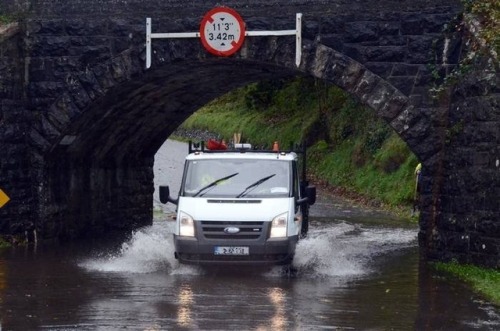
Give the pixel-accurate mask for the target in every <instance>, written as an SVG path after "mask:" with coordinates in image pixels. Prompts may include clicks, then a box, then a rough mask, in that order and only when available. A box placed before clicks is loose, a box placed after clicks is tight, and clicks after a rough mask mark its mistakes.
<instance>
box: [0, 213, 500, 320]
mask: <svg viewBox="0 0 500 331" xmlns="http://www.w3.org/2000/svg"><path fill="white" fill-rule="evenodd" d="M172 226H173V223H167V222H156V223H155V224H154V225H153V226H151V227H147V228H144V229H141V230H140V231H137V232H136V233H135V234H134V235H133V236H131V237H130V238H129V239H126V240H124V241H122V242H121V243H118V244H111V243H109V242H108V243H93V244H90V243H86V244H82V245H77V244H74V245H72V246H64V247H52V248H48V247H45V248H43V247H39V249H38V251H37V252H35V251H33V250H30V249H15V250H10V251H4V252H3V253H2V255H1V258H0V323H1V326H2V330H35V329H46V330H56V329H59V330H62V329H64V330H72V329H74V330H108V329H109V330H114V329H121V328H128V329H138V330H214V329H216V330H239V329H243V330H317V329H335V328H337V329H355V330H366V329H370V330H391V329H393V330H415V329H418V330H436V329H438V330H439V329H441V330H451V329H453V330H459V329H460V330H468V329H480V330H497V329H500V317H499V315H498V310H497V309H496V308H495V307H493V306H492V305H490V304H488V303H486V302H484V301H481V300H480V298H479V297H478V296H477V295H475V294H473V293H471V292H470V291H469V290H468V289H467V288H466V287H465V286H464V285H463V284H461V283H459V282H450V281H448V280H446V279H445V278H444V277H441V276H440V275H439V274H437V273H435V272H433V271H431V270H429V269H428V268H427V265H426V264H425V263H422V262H421V261H420V259H419V255H418V248H417V247H416V240H415V237H416V232H415V230H414V229H401V228H398V227H393V228H388V227H386V226H379V225H374V224H372V223H370V222H368V223H367V222H362V221H357V222H356V223H351V222H349V221H347V220H343V221H341V220H328V221H326V220H321V221H320V220H317V221H316V222H313V224H312V227H311V233H310V235H309V237H308V238H307V239H306V240H303V241H302V242H300V244H299V246H298V248H297V255H296V256H297V260H296V263H295V267H296V268H297V273H296V274H293V275H289V274H283V273H282V270H281V269H280V268H271V269H253V268H237V269H231V270H229V269H228V268H220V269H199V268H195V267H189V266H182V265H179V264H178V263H177V262H176V261H175V259H174V258H173V243H172V237H171V233H172V231H171V230H172Z"/></svg>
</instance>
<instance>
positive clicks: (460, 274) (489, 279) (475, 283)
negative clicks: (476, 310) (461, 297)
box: [433, 263, 500, 306]
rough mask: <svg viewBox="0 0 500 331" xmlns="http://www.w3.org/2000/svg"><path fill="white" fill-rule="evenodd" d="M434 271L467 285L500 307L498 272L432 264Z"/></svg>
mask: <svg viewBox="0 0 500 331" xmlns="http://www.w3.org/2000/svg"><path fill="white" fill-rule="evenodd" d="M433 266H434V267H435V268H436V270H439V271H442V272H445V273H447V274H450V275H453V276H454V277H457V278H459V279H461V280H463V281H465V282H466V283H468V284H469V285H470V286H471V287H472V288H473V289H474V290H475V291H477V292H479V293H482V294H483V295H484V296H485V297H486V298H487V299H488V300H490V301H492V302H494V303H495V304H496V305H498V306H500V271H499V270H493V269H484V268H479V267H476V266H473V265H461V264H457V263H433Z"/></svg>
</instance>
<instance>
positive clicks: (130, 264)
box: [80, 221, 178, 273]
mask: <svg viewBox="0 0 500 331" xmlns="http://www.w3.org/2000/svg"><path fill="white" fill-rule="evenodd" d="M172 228H173V223H169V222H165V221H163V222H155V223H154V224H153V225H152V226H150V227H146V228H143V229H140V230H137V231H135V232H134V233H133V235H132V238H131V239H130V240H128V241H127V242H125V243H123V244H122V246H121V249H120V250H119V251H118V252H117V253H115V254H109V255H108V256H106V257H101V258H93V259H89V260H87V261H84V262H82V263H80V266H81V267H83V268H85V269H87V270H91V271H100V272H121V273H151V272H156V271H162V270H167V271H172V270H175V269H176V268H178V262H177V261H176V260H175V258H174V244H173V239H172Z"/></svg>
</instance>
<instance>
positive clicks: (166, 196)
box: [159, 186, 177, 205]
mask: <svg viewBox="0 0 500 331" xmlns="http://www.w3.org/2000/svg"><path fill="white" fill-rule="evenodd" d="M159 193H160V202H161V203H167V202H171V203H173V204H174V205H176V204H177V200H176V199H172V198H171V197H170V188H169V187H168V186H160V192H159Z"/></svg>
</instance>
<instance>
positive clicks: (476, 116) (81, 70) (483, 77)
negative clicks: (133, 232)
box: [0, 0, 500, 267]
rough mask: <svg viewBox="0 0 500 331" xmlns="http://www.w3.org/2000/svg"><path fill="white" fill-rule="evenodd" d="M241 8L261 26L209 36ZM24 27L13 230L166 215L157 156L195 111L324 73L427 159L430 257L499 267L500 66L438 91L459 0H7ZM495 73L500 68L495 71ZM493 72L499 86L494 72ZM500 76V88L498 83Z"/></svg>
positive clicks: (4, 224)
mask: <svg viewBox="0 0 500 331" xmlns="http://www.w3.org/2000/svg"><path fill="white" fill-rule="evenodd" d="M220 5H224V6H228V7H232V8H233V9H235V10H237V11H238V12H239V13H240V15H241V16H242V17H243V19H244V21H245V24H246V27H247V30H254V31H256V30H283V29H285V30H287V29H293V28H294V27H295V13H298V12H300V13H302V14H303V19H302V20H303V26H302V39H303V40H302V51H303V55H302V60H301V63H300V66H299V67H296V65H295V37H293V36H280V37H247V39H246V40H245V43H244V45H243V47H242V49H241V50H240V51H239V52H238V53H236V54H235V55H233V56H231V57H225V58H219V57H215V56H212V55H210V54H209V53H207V52H206V51H205V50H204V48H203V47H202V45H201V43H200V41H199V40H198V39H169V40H154V42H153V59H152V62H153V63H152V66H151V68H150V69H147V70H146V69H145V57H146V52H145V31H146V17H151V18H152V22H153V24H152V30H153V32H193V31H198V30H199V24H200V21H201V18H202V17H203V15H204V14H205V13H206V12H207V11H208V10H210V9H212V8H213V7H216V6H220ZM0 6H2V7H0V9H1V10H3V12H4V13H10V14H13V15H14V16H15V17H17V18H18V19H17V21H18V22H17V23H13V24H9V25H4V26H3V27H2V33H1V35H0V100H1V105H0V107H1V108H0V188H1V189H2V190H3V191H4V192H5V193H6V194H7V195H8V196H9V197H10V199H11V200H10V201H9V202H8V203H7V204H6V205H5V206H4V207H3V208H1V209H0V233H3V234H7V235H13V236H21V237H24V236H27V238H28V239H32V238H33V237H34V234H35V233H36V235H37V237H38V239H44V240H50V239H71V238H76V237H82V236H94V235H99V234H103V233H106V232H109V231H113V230H117V229H133V228H136V227H139V226H143V225H147V224H150V223H151V222H152V200H153V192H154V187H153V171H152V166H153V161H154V154H155V152H156V151H157V150H158V148H159V147H160V145H161V144H162V143H163V142H164V140H165V139H166V138H168V137H169V135H170V134H171V133H172V132H173V131H174V130H175V129H176V128H177V127H178V126H179V125H180V124H181V123H182V122H183V121H184V120H185V119H186V118H187V117H188V116H190V115H191V114H192V113H193V112H195V111H196V110H197V109H199V108H200V107H201V106H203V105H204V104H206V103H207V102H209V101H210V100H212V99H214V98H216V97H218V96H221V95H223V94H224V93H226V92H228V91H230V90H233V89H235V88H237V87H240V86H243V85H246V84H249V83H252V82H256V81H260V80H265V79H269V78H280V77H283V78H285V77H293V76H298V75H307V76H313V77H316V78H319V79H322V80H325V81H327V82H330V83H332V84H335V85H337V86H339V87H341V88H342V89H344V90H345V91H347V92H349V93H350V94H352V95H353V96H354V97H355V98H357V99H358V100H359V101H360V102H361V103H363V104H364V105H366V106H368V107H370V108H371V109H373V111H374V112H376V113H377V114H378V116H379V117H381V118H382V119H384V120H385V121H386V122H387V123H388V124H389V125H390V126H391V127H392V128H393V129H394V130H395V131H396V132H397V133H398V134H399V135H400V136H401V138H402V139H403V140H404V141H405V142H406V143H407V144H408V146H409V147H410V148H411V150H412V151H413V152H414V153H415V154H416V155H417V157H418V158H419V159H420V160H421V161H422V163H423V179H424V184H423V187H424V191H423V193H422V197H421V207H422V211H421V215H420V233H419V240H420V244H421V247H422V248H423V249H422V251H423V252H424V253H425V254H426V255H427V256H428V257H430V258H438V259H442V260H451V259H456V260H458V261H461V262H472V263H477V264H483V265H489V266H494V267H498V266H500V217H499V216H500V213H499V208H500V207H499V200H500V179H499V178H500V175H499V171H500V165H499V162H500V161H499V159H500V147H499V145H500V144H499V141H500V114H499V107H498V105H499V98H498V95H499V94H498V88H497V86H500V84H498V75H497V73H496V72H493V73H492V72H490V71H486V70H482V68H481V67H480V65H481V64H478V66H479V67H478V68H477V69H476V70H475V71H474V70H473V71H472V72H470V73H468V74H467V75H465V76H464V77H462V82H461V83H460V84H459V85H456V86H455V87H454V88H447V89H445V91H444V93H442V94H441V95H440V96H439V97H438V98H436V97H433V95H432V94H431V93H430V89H431V88H432V87H433V86H434V85H435V84H436V83H439V82H440V79H441V78H442V77H443V76H444V75H445V74H447V73H449V72H450V71H451V70H452V69H453V68H455V67H456V64H457V63H458V61H459V60H460V58H461V57H462V56H463V55H462V52H463V49H464V46H465V43H464V42H463V35H462V33H461V32H457V29H456V28H455V27H456V25H457V22H459V21H458V19H457V17H459V14H460V12H461V5H460V0H380V1H367V0H351V1H345V0H294V1H289V0H286V1H284V0H283V1H267V0H266V1H263V0H252V1H249V0H228V1H223V2H218V1H203V2H197V1H184V0H168V1H167V0H161V1H160V0H152V1H147V2H146V4H143V3H142V1H140V0H109V1H106V0H85V1H82V0H25V1H20V0H2V4H1V5H0ZM492 75H493V76H492ZM492 80H493V83H491V82H492ZM495 83H496V84H495Z"/></svg>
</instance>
